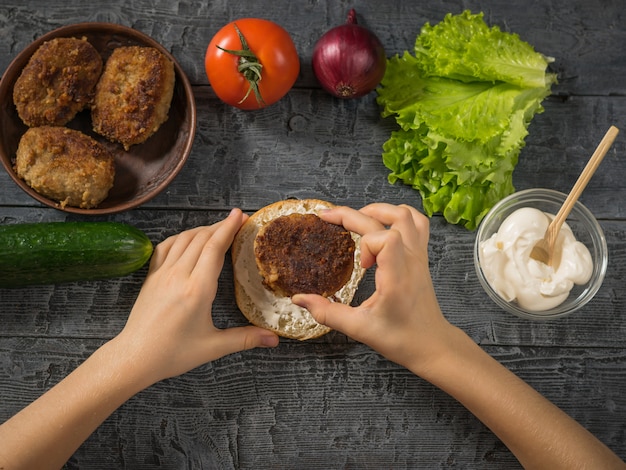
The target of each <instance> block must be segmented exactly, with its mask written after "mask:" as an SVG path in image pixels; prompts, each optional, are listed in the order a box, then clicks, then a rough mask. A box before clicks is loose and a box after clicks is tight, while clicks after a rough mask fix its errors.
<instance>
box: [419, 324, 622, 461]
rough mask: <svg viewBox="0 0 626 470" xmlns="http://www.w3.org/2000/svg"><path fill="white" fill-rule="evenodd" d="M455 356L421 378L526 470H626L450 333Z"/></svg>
mask: <svg viewBox="0 0 626 470" xmlns="http://www.w3.org/2000/svg"><path fill="white" fill-rule="evenodd" d="M450 335H451V336H452V338H451V339H452V341H451V342H450V344H454V348H455V349H454V350H453V351H451V352H450V354H448V355H447V357H444V358H442V360H441V361H439V362H437V364H436V366H434V367H432V368H430V370H429V371H426V372H424V371H414V372H418V374H419V375H421V376H422V377H423V378H425V379H426V380H428V381H430V382H432V383H433V384H434V385H436V386H438V387H439V388H441V389H442V390H444V391H445V392H447V393H449V394H450V395H451V396H453V397H454V398H456V399H457V400H459V402H461V403H462V404H463V405H464V406H465V407H466V408H467V409H468V410H469V411H471V412H472V413H473V414H474V415H475V416H476V417H478V419H480V420H481V421H482V422H483V423H484V424H485V425H486V426H488V427H489V428H490V429H491V430H492V431H493V432H494V433H495V434H496V435H497V436H498V437H499V438H500V439H501V440H502V441H503V442H504V443H505V444H506V445H507V447H508V448H509V449H510V450H511V451H512V452H513V454H515V456H516V457H517V458H518V459H519V461H520V462H521V464H522V465H523V466H524V467H525V468H549V469H559V468H564V469H576V468H581V469H582V468H611V469H612V468H626V465H625V464H624V463H623V462H622V461H621V460H620V459H619V458H618V457H617V456H616V455H615V454H614V453H613V452H611V451H610V450H609V449H608V448H607V447H606V446H605V445H604V444H602V443H601V442H600V441H599V440H597V439H596V438H595V437H594V436H593V435H591V434H590V433H589V432H588V431H587V430H586V429H584V428H583V427H582V426H581V425H580V424H578V423H577V422H576V421H575V420H573V419H572V418H570V417H569V416H568V415H567V414H565V413H564V412H563V411H562V410H560V409H559V408H558V407H556V406H555V405H553V404H552V403H551V402H549V401H548V400H547V399H545V398H544V397H543V396H541V395H540V394H539V393H538V392H536V391H535V390H534V389H533V388H531V387H530V386H529V385H528V384H526V383H525V382H524V381H522V380H521V379H519V378H518V377H517V376H516V375H515V374H513V373H512V372H510V371H509V370H508V369H506V368H505V367H503V366H502V365H501V364H500V363H498V362H497V361H496V360H495V359H493V358H492V357H491V356H489V355H488V354H486V353H485V352H484V351H483V350H482V349H481V348H480V347H479V346H478V345H476V344H475V343H474V342H473V341H472V340H471V339H470V338H469V337H468V336H467V335H465V334H464V333H463V332H461V331H460V330H458V329H456V328H452V329H451V330H450Z"/></svg>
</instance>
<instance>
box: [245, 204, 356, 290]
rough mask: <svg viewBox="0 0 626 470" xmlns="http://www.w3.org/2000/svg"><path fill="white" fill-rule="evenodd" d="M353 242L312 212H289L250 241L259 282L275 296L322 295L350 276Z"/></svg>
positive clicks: (336, 227) (344, 230)
mask: <svg viewBox="0 0 626 470" xmlns="http://www.w3.org/2000/svg"><path fill="white" fill-rule="evenodd" d="M354 250H355V243H354V240H353V239H352V236H351V234H350V232H349V231H348V230H346V229H345V228H343V227H341V226H338V225H335V224H331V223H328V222H325V221H323V220H322V219H320V218H319V217H318V216H317V215H315V214H298V213H294V214H289V215H284V216H280V217H277V218H275V219H274V220H272V221H270V222H269V223H267V224H266V225H264V226H263V227H262V228H261V229H260V230H259V232H258V233H257V235H256V238H255V240H254V254H255V257H256V262H257V267H258V268H259V272H260V274H261V277H262V278H263V284H264V285H265V286H266V287H267V288H269V289H271V290H272V291H274V292H275V293H276V294H278V295H283V296H287V297H291V296H292V295H294V294H297V293H306V294H319V295H323V296H325V297H328V296H331V295H333V294H334V293H335V292H337V291H338V290H339V289H341V288H342V287H343V286H344V285H345V284H346V282H348V280H349V279H350V277H351V276H352V270H353V266H354Z"/></svg>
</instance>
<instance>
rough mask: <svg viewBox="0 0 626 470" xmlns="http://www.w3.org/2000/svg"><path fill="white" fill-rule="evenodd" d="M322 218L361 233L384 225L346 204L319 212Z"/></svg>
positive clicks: (381, 227) (378, 228)
mask: <svg viewBox="0 0 626 470" xmlns="http://www.w3.org/2000/svg"><path fill="white" fill-rule="evenodd" d="M319 216H320V218H321V219H322V220H325V221H326V222H330V223H332V224H336V225H342V226H343V227H345V228H346V229H348V230H350V231H351V232H354V233H358V234H359V235H363V234H365V233H369V232H373V231H376V230H383V229H384V228H385V227H384V226H383V225H382V224H381V223H380V222H378V221H377V220H375V219H373V218H372V217H370V216H368V215H366V214H364V213H362V212H360V211H357V210H355V209H352V208H350V207H346V206H338V207H335V208H332V209H329V210H326V211H322V212H320V214H319Z"/></svg>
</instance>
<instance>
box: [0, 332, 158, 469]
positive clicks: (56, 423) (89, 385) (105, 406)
mask: <svg viewBox="0 0 626 470" xmlns="http://www.w3.org/2000/svg"><path fill="white" fill-rule="evenodd" d="M148 385H149V381H146V379H144V377H143V376H141V375H139V374H138V373H137V371H136V370H134V368H133V366H132V361H131V360H130V358H128V357H124V354H122V353H121V352H120V351H119V350H117V349H116V348H115V347H114V346H112V345H111V344H110V343H108V344H106V345H104V346H103V347H102V348H100V349H99V350H98V351H96V352H95V353H94V354H93V355H92V356H91V357H90V358H89V359H87V360H86V361H85V362H84V363H83V364H81V365H80V366H79V367H78V368H77V369H76V370H75V371H73V372H72V373H71V374H70V375H69V376H67V377H66V378H65V379H64V380H63V381H61V382H60V383H59V384H57V385H56V386H55V387H54V388H52V389H51V390H49V391H48V392H46V393H45V394H44V395H42V396H41V397H40V398H39V399H37V400H36V401H34V402H33V403H32V404H31V405H29V406H28V407H26V408H25V409H23V410H22V411H20V412H19V413H18V414H16V415H15V416H14V417H13V418H11V419H9V420H8V421H7V422H5V423H4V424H3V425H2V426H0V468H7V469H9V468H10V469H21V468H24V469H31V468H38V469H45V468H60V467H62V466H63V464H64V463H65V462H66V461H67V459H68V458H69V457H70V456H71V455H72V454H73V453H74V451H75V450H76V449H77V448H78V447H79V446H80V445H81V443H82V442H83V441H84V440H85V439H86V438H87V437H88V436H89V435H90V434H91V433H92V432H93V431H94V430H95V429H96V428H97V427H98V426H99V425H100V424H101V423H102V422H103V421H104V420H105V419H106V418H107V417H108V416H109V415H110V414H111V413H113V411H115V409H116V408H118V407H119V406H120V405H121V404H122V403H124V402H125V401H126V400H128V399H129V398H130V397H131V396H133V395H134V394H135V393H137V392H138V391H140V390H141V389H142V388H145V387H146V386H148Z"/></svg>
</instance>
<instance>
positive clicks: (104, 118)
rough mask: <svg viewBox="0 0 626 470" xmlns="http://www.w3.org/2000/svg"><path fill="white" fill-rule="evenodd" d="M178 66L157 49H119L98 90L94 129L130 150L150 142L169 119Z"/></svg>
mask: <svg viewBox="0 0 626 470" xmlns="http://www.w3.org/2000/svg"><path fill="white" fill-rule="evenodd" d="M174 81H175V75H174V64H173V63H172V61H171V60H169V59H168V58H167V57H166V56H165V55H164V54H162V53H161V52H160V51H159V50H157V49H155V48H153V47H141V46H128V47H118V48H116V49H115V50H114V51H113V53H112V54H111V57H109V59H108V60H107V62H106V65H105V67H104V72H103V73H102V76H101V78H100V81H99V82H98V84H97V86H96V94H95V98H94V102H93V105H92V109H91V119H92V123H93V129H94V131H95V132H97V133H98V134H100V135H103V136H105V137H106V138H107V139H109V140H111V141H113V142H119V143H121V144H122V145H123V146H124V148H125V149H126V150H128V149H129V148H130V147H131V146H132V145H135V144H139V143H142V142H144V141H146V140H147V139H148V138H149V137H150V136H151V135H153V134H154V133H155V132H156V131H157V130H158V129H159V127H160V126H161V124H163V123H164V122H165V121H166V120H167V117H168V112H169V108H170V103H171V101H172V96H173V93H174Z"/></svg>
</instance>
